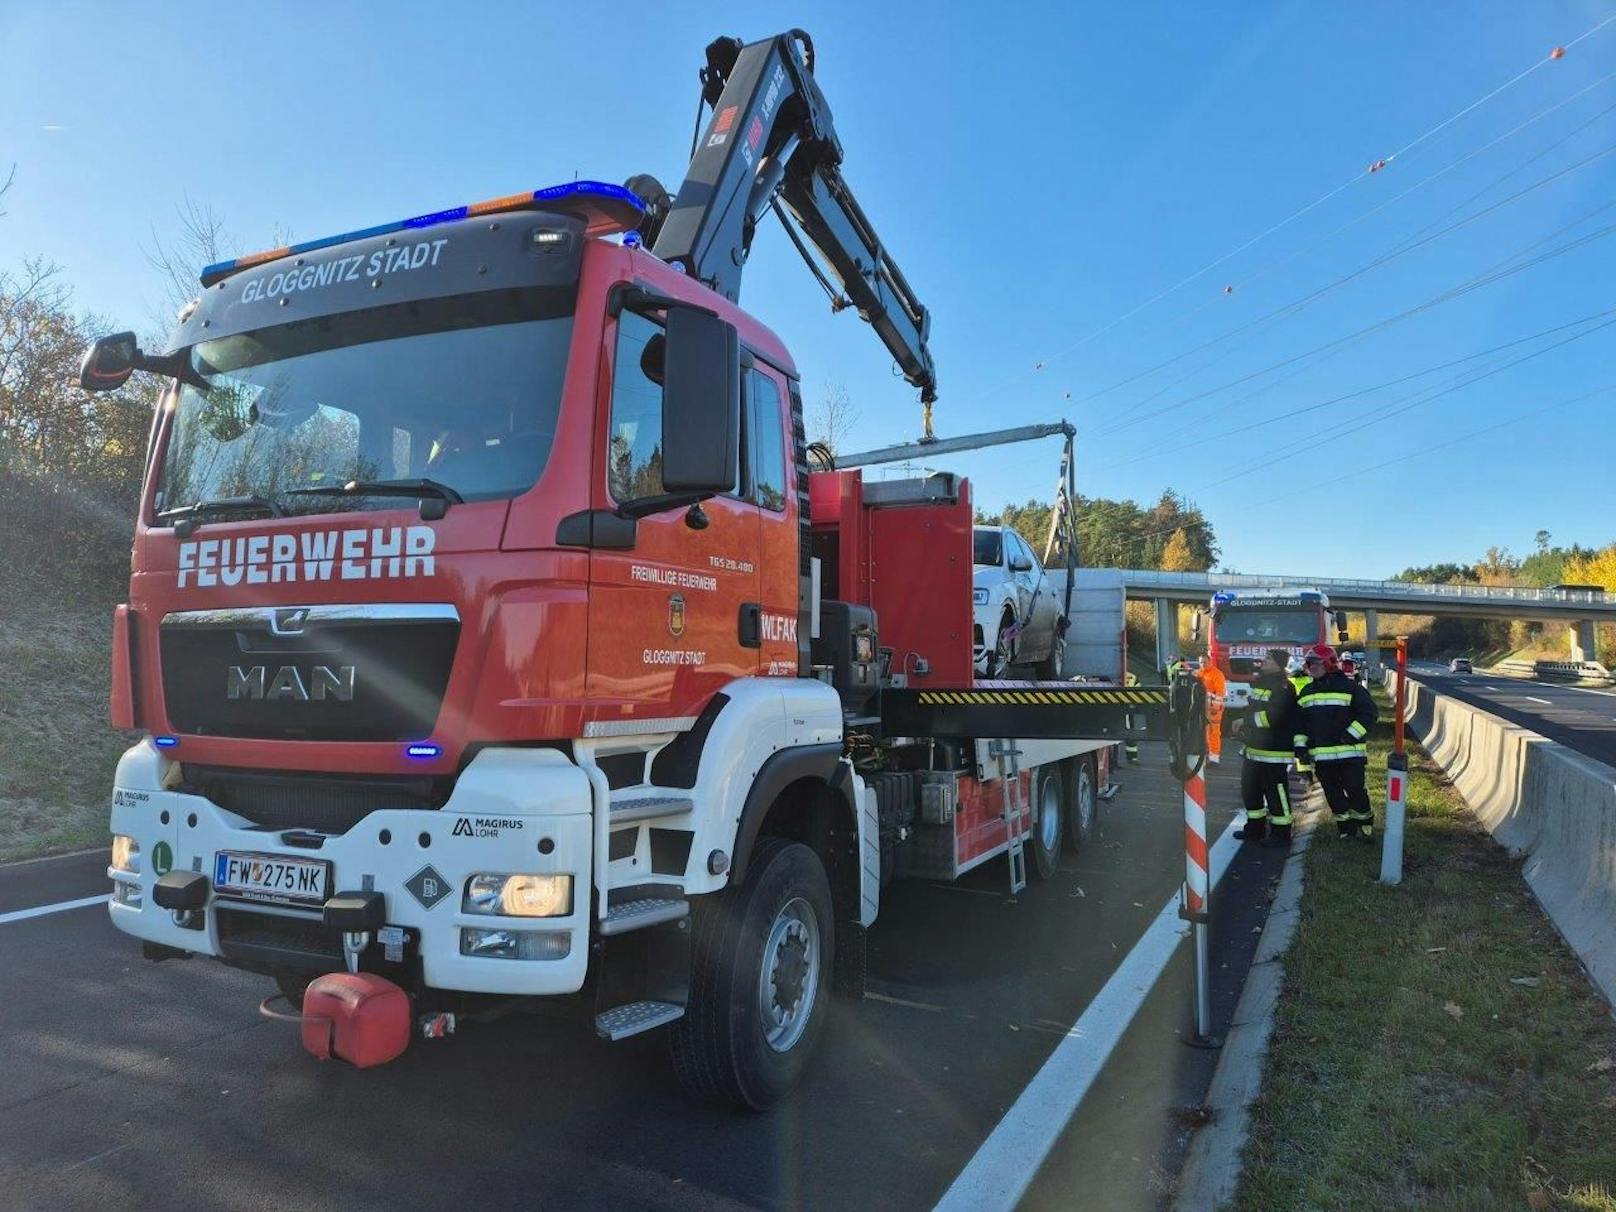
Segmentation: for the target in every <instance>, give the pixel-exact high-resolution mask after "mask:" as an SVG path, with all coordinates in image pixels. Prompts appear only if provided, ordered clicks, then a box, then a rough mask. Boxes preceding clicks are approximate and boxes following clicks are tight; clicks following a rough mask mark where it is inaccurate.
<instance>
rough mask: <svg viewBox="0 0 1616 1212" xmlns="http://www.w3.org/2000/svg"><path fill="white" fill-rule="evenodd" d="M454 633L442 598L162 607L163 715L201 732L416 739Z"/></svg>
mask: <svg viewBox="0 0 1616 1212" xmlns="http://www.w3.org/2000/svg"><path fill="white" fill-rule="evenodd" d="M459 638H460V619H459V616H458V614H457V613H456V611H455V609H454V607H453V606H447V605H430V604H414V603H399V604H384V605H353V606H290V607H253V608H243V609H234V610H194V611H185V612H182V613H179V614H170V615H168V616H167V617H166V618H164V619H163V623H162V641H161V647H162V672H163V698H164V702H165V704H166V707H167V712H168V721H169V724H170V725H171V726H172V727H173V728H174V729H175V730H176V731H178V732H186V733H192V734H196V735H202V736H230V737H255V738H262V739H266V740H303V741H409V740H419V739H421V738H423V737H426V736H429V735H431V732H432V729H433V726H434V725H435V724H436V723H437V718H438V711H439V709H440V708H441V707H442V705H443V691H444V687H445V686H446V685H447V684H448V681H449V670H450V668H451V666H452V665H453V663H454V653H455V644H456V642H457V641H458V640H459Z"/></svg>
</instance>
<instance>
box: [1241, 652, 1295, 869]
mask: <svg viewBox="0 0 1616 1212" xmlns="http://www.w3.org/2000/svg"><path fill="white" fill-rule="evenodd" d="M1287 655H1288V654H1287V653H1286V651H1285V650H1284V649H1283V648H1270V649H1269V650H1268V652H1267V654H1266V655H1265V656H1264V657H1263V662H1262V668H1261V669H1260V670H1259V671H1258V674H1257V680H1256V681H1255V682H1254V683H1252V687H1251V705H1250V706H1249V707H1248V708H1247V709H1246V715H1245V716H1244V718H1242V719H1241V720H1240V721H1239V723H1238V728H1239V731H1240V733H1241V736H1242V738H1243V739H1244V741H1245V757H1244V760H1243V761H1242V762H1241V765H1240V799H1241V802H1242V803H1243V804H1244V806H1245V809H1246V823H1245V825H1244V827H1242V828H1240V829H1237V830H1236V831H1235V837H1237V838H1239V839H1240V840H1241V841H1258V842H1263V843H1265V844H1272V845H1275V846H1289V845H1290V840H1291V790H1290V776H1289V767H1290V762H1291V752H1292V746H1291V744H1290V742H1291V741H1292V739H1293V738H1294V736H1295V733H1296V728H1297V720H1296V711H1297V708H1296V688H1295V687H1294V686H1293V685H1292V684H1291V682H1290V680H1289V679H1288V678H1287V677H1286V676H1285V661H1286V656H1287Z"/></svg>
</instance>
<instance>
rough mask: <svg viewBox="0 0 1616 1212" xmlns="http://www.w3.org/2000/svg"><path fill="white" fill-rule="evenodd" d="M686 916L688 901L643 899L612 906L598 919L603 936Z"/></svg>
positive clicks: (688, 910)
mask: <svg viewBox="0 0 1616 1212" xmlns="http://www.w3.org/2000/svg"><path fill="white" fill-rule="evenodd" d="M688 916H690V902H689V901H686V900H672V899H663V898H660V897H644V898H641V899H640V900H633V901H623V902H622V903H621V904H617V905H613V906H612V907H611V909H610V910H608V911H607V914H606V916H605V917H603V918H601V919H600V932H601V934H603V935H612V934H627V933H628V932H629V931H630V930H643V929H645V928H646V927H647V926H658V925H661V924H662V923H663V922H674V921H678V920H679V919H680V918H682V917H688ZM642 1004H643V1003H642Z"/></svg>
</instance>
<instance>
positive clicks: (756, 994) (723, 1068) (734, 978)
mask: <svg viewBox="0 0 1616 1212" xmlns="http://www.w3.org/2000/svg"><path fill="white" fill-rule="evenodd" d="M694 908H695V912H694V914H693V915H692V916H693V934H692V938H691V955H690V1002H689V1004H688V1005H687V1006H686V1008H685V1016H684V1018H682V1019H680V1020H679V1022H678V1023H677V1024H675V1027H674V1030H673V1033H672V1038H671V1049H672V1055H673V1067H674V1071H675V1072H676V1073H677V1074H678V1075H679V1080H680V1081H681V1082H682V1083H683V1084H684V1086H685V1087H686V1089H688V1090H690V1091H691V1092H692V1093H694V1094H697V1095H700V1096H702V1097H704V1098H711V1099H717V1100H722V1101H725V1102H730V1103H735V1104H738V1105H740V1106H743V1107H749V1108H751V1109H752V1110H754V1111H762V1110H765V1109H766V1108H768V1107H770V1106H773V1105H774V1104H775V1103H776V1102H778V1101H779V1100H780V1099H781V1098H782V1097H784V1096H785V1094H786V1093H787V1092H788V1091H789V1090H790V1089H791V1087H792V1086H793V1085H794V1084H795V1083H796V1081H797V1079H798V1077H800V1076H801V1074H802V1070H803V1067H804V1066H805V1065H806V1064H807V1061H808V1057H809V1054H810V1053H812V1051H813V1048H814V1043H815V1041H816V1040H817V1039H818V1037H819V1032H820V1029H821V1028H822V1027H823V1026H824V1023H825V1017H826V1015H827V1012H828V1011H827V1004H828V1001H829V998H830V987H831V973H832V968H833V966H834V964H833V961H834V957H835V955H836V925H835V915H834V911H833V907H832V902H831V893H830V881H829V880H828V879H827V878H826V876H825V867H824V864H822V863H821V862H820V861H819V856H818V855H817V854H815V853H814V852H813V851H812V850H810V849H809V848H808V847H807V846H804V845H802V844H801V843H800V842H791V841H787V840H786V839H784V838H777V837H765V838H760V839H759V840H758V843H757V846H756V848H755V849H754V850H753V852H752V859H751V862H750V863H749V864H748V866H747V871H746V879H745V881H744V882H742V884H741V885H740V886H739V887H734V888H728V889H725V890H724V891H723V892H720V893H717V894H716V895H713V896H707V897H702V898H700V899H699V900H698V901H697V903H696V905H695V907H694Z"/></svg>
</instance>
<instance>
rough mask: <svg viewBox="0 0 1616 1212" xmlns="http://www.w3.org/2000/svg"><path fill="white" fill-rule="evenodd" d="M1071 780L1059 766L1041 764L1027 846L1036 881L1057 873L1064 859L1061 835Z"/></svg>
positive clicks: (1029, 871) (1030, 873) (1031, 874)
mask: <svg viewBox="0 0 1616 1212" xmlns="http://www.w3.org/2000/svg"><path fill="white" fill-rule="evenodd" d="M1067 781H1068V780H1067V779H1066V777H1065V772H1064V771H1063V770H1061V768H1060V767H1059V766H1056V765H1053V764H1051V765H1048V766H1040V767H1038V769H1037V771H1036V772H1035V775H1034V778H1033V791H1032V795H1033V805H1034V809H1035V812H1034V820H1033V823H1032V832H1031V833H1030V834H1028V835H1027V849H1028V850H1029V851H1030V852H1031V853H1032V862H1030V863H1028V864H1027V875H1028V877H1029V878H1031V879H1035V880H1047V879H1048V878H1049V877H1050V876H1052V875H1054V874H1055V866H1056V864H1057V863H1059V862H1060V852H1061V838H1062V837H1063V836H1064V834H1065V833H1066V828H1067V826H1066V816H1067V813H1066V805H1067V804H1068V803H1069V802H1070V797H1069V796H1068V795H1067V793H1066V792H1067V788H1066V784H1067Z"/></svg>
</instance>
